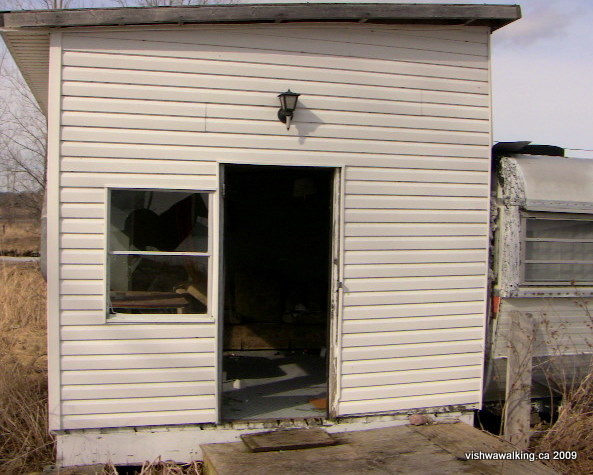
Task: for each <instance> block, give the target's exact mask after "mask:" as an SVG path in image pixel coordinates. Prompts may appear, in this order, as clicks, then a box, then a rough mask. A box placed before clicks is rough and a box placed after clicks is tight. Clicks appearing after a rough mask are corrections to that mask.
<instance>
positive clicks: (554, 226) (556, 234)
mask: <svg viewBox="0 0 593 475" xmlns="http://www.w3.org/2000/svg"><path fill="white" fill-rule="evenodd" d="M526 231H527V237H528V238H557V239H593V221H579V220H563V219H535V218H528V219H527V230H526Z"/></svg>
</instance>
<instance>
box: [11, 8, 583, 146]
mask: <svg viewBox="0 0 593 475" xmlns="http://www.w3.org/2000/svg"><path fill="white" fill-rule="evenodd" d="M296 1H299V0H296ZM300 1H303V0H300ZM325 1H329V0H325ZM333 1H334V2H335V1H339V0H333ZM342 1H346V2H350V0H342ZM237 2H238V3H292V2H293V0H237ZM9 3H11V0H0V7H4V5H6V6H8V4H9ZM74 3H76V4H77V5H76V6H79V5H80V4H83V5H84V6H87V7H93V6H96V7H100V6H107V5H109V4H111V5H112V4H113V3H115V2H114V1H112V0H74ZM309 3H323V0H310V1H309ZM374 3H405V2H394V1H390V2H387V1H384V0H374ZM410 3H466V4H467V3H475V4H483V3H490V4H511V3H514V2H513V1H512V0H511V1H508V0H490V1H476V0H411V1H410ZM517 3H519V4H520V5H521V7H522V10H523V18H522V19H521V20H519V21H517V22H514V23H512V24H511V25H509V26H506V27H504V28H502V29H501V30H498V31H496V32H495V33H494V34H493V37H492V45H493V48H492V66H493V68H492V85H493V90H492V93H493V119H494V120H493V123H494V135H493V137H494V140H495V141H512V140H531V141H532V142H534V143H543V144H552V145H559V146H563V147H566V148H569V149H573V150H571V151H570V154H571V155H572V156H580V157H588V158H589V157H590V158H593V119H592V117H593V112H592V111H593V93H592V92H591V90H592V88H593V0H522V1H519V2H517ZM576 149H587V150H586V151H579V150H576Z"/></svg>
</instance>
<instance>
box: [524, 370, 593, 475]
mask: <svg viewBox="0 0 593 475" xmlns="http://www.w3.org/2000/svg"><path fill="white" fill-rule="evenodd" d="M535 451H536V452H547V453H549V454H553V453H554V452H558V451H568V452H572V451H575V452H576V454H577V459H576V460H551V461H550V464H551V465H552V466H553V467H554V468H555V469H556V470H558V471H560V472H561V473H566V474H573V473H593V369H592V370H591V371H590V372H589V375H588V376H587V377H586V378H585V379H584V380H583V381H582V382H581V384H580V386H579V387H578V388H577V389H576V390H575V391H573V392H570V393H567V394H565V395H564V397H563V400H562V406H561V407H560V412H559V416H558V420H557V421H556V423H555V424H554V425H553V426H552V428H551V429H549V430H548V431H547V432H546V434H545V435H544V436H543V437H542V439H541V440H540V442H539V444H538V446H537V448H536V449H535Z"/></svg>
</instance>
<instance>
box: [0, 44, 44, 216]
mask: <svg viewBox="0 0 593 475" xmlns="http://www.w3.org/2000/svg"><path fill="white" fill-rule="evenodd" d="M46 142H47V125H46V120H45V116H44V115H43V113H42V111H41V109H40V107H39V105H38V104H37V101H36V100H35V98H34V97H33V95H32V94H31V92H30V91H29V88H28V87H27V85H26V83H25V81H24V79H23V78H22V76H21V75H20V73H19V71H18V69H17V68H16V66H15V64H14V63H13V62H12V60H10V59H9V58H8V54H7V53H6V51H5V52H4V55H3V57H2V60H1V63H0V167H1V171H2V172H3V175H4V176H5V177H6V178H5V179H6V180H10V182H11V184H12V188H14V189H13V190H12V191H17V192H20V193H23V195H22V196H23V200H24V202H23V203H22V204H23V205H26V206H27V207H30V208H33V210H35V211H36V212H40V211H41V204H42V198H43V193H44V191H45V176H46V149H47V147H46Z"/></svg>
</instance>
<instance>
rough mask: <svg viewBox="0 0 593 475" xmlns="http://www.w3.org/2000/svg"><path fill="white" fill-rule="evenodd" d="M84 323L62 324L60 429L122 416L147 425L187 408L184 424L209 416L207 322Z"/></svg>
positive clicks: (212, 402) (210, 340)
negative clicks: (102, 416) (61, 424)
mask: <svg viewBox="0 0 593 475" xmlns="http://www.w3.org/2000/svg"><path fill="white" fill-rule="evenodd" d="M82 323H83V322H80V323H79V325H63V326H62V330H61V339H62V343H61V354H62V401H63V403H62V414H63V421H64V426H65V428H69V429H76V428H91V427H109V426H111V425H114V426H117V425H119V424H121V423H122V422H121V421H122V420H125V419H124V418H126V417H127V420H135V421H137V422H135V423H134V424H132V425H145V424H149V423H150V424H152V422H149V421H150V420H156V419H154V418H155V417H160V416H162V415H164V414H170V415H171V417H172V418H175V417H176V415H177V414H179V415H182V414H184V413H186V412H188V411H190V413H188V414H187V420H186V422H188V423H200V422H211V421H212V420H213V417H215V408H216V397H215V392H214V385H213V384H212V381H213V380H214V379H215V378H214V376H215V375H214V373H215V359H216V356H215V355H216V353H215V346H216V342H215V338H214V335H215V327H214V325H213V324H200V325H198V324H182V325H179V324H177V325H172V324H169V325H167V324H160V325H159V324H152V325H151V324H133V325H131V324H113V325H108V326H107V325H82ZM98 414H101V415H104V419H101V418H98V417H97V415H98ZM109 421H113V422H109ZM155 423H156V422H155Z"/></svg>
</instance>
